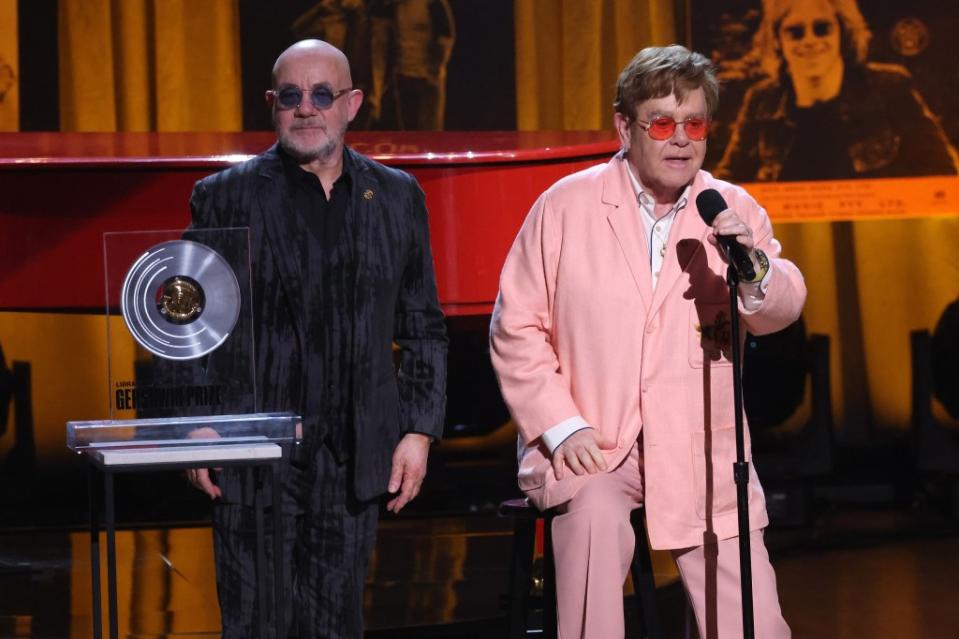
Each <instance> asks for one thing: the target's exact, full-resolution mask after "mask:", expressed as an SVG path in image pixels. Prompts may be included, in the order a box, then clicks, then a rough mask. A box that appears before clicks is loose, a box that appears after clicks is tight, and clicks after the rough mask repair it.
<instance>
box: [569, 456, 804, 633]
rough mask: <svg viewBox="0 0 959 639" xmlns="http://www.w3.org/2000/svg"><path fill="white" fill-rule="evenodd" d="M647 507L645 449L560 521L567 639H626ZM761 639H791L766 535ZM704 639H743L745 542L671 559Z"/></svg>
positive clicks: (757, 551)
mask: <svg viewBox="0 0 959 639" xmlns="http://www.w3.org/2000/svg"><path fill="white" fill-rule="evenodd" d="M642 503H643V468H642V449H641V448H640V445H639V444H637V445H636V446H634V447H633V450H632V451H631V452H630V454H629V456H628V457H627V458H626V459H625V461H624V462H623V463H622V464H621V465H620V466H619V467H618V468H616V469H615V470H613V471H612V472H609V473H598V474H596V475H593V476H592V477H591V478H590V480H589V481H588V482H586V483H585V484H584V485H583V487H582V488H581V489H580V490H579V492H577V493H576V495H575V496H574V497H573V498H572V499H571V500H570V501H569V502H567V503H566V504H563V505H562V506H560V507H559V511H560V514H558V515H557V516H556V517H555V518H554V519H553V552H554V555H555V559H556V599H557V606H556V608H557V622H558V631H559V638H560V639H578V638H581V639H620V638H622V637H623V636H624V635H625V632H626V631H625V625H624V624H625V621H624V618H623V585H624V584H625V583H626V576H627V575H628V574H629V565H630V562H631V560H632V557H633V547H634V544H635V535H634V534H633V529H632V526H630V523H629V513H630V511H632V510H634V509H635V508H637V507H639V506H640V505H641V504H642ZM750 542H751V556H752V573H753V610H754V618H755V630H756V637H757V639H784V638H788V637H790V636H791V635H790V631H789V626H787V625H786V621H785V620H784V619H783V616H782V611H781V610H780V607H779V595H778V593H777V591H776V575H775V573H774V572H773V568H772V565H771V564H770V562H769V555H768V554H767V553H766V546H765V544H764V543H763V535H762V531H758V530H757V531H753V532H752V533H751V535H750ZM672 554H673V558H674V559H675V560H676V565H677V567H678V568H679V575H680V577H681V578H682V581H683V586H684V587H685V589H686V593H687V595H688V597H689V602H690V605H691V607H692V610H693V613H694V615H695V617H696V624H697V626H698V627H699V636H700V637H701V638H702V639H733V638H736V639H739V638H741V637H742V636H743V630H742V597H741V589H740V579H739V540H738V538H732V539H725V540H722V541H720V542H718V543H716V544H709V545H706V546H696V547H693V548H683V549H679V550H673V551H672Z"/></svg>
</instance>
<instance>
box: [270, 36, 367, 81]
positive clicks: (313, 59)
mask: <svg viewBox="0 0 959 639" xmlns="http://www.w3.org/2000/svg"><path fill="white" fill-rule="evenodd" d="M311 63H314V64H321V65H323V66H326V67H327V68H328V69H330V70H331V71H333V72H334V73H335V74H336V75H337V76H339V77H338V78H337V80H339V81H340V82H341V83H344V84H342V86H352V84H353V80H352V78H351V77H350V62H349V60H347V59H346V55H344V53H343V52H342V51H340V50H339V49H337V48H336V47H334V46H333V45H332V44H330V43H329V42H324V41H323V40H300V41H299V42H297V43H295V44H293V45H291V46H290V47H289V48H287V49H286V50H285V51H284V52H283V53H281V54H280V56H279V57H278V58H277V59H276V62H275V63H274V64H273V86H276V85H277V82H278V78H280V77H281V76H282V75H283V71H284V69H285V68H287V67H288V66H290V65H295V66H301V65H309V64H311Z"/></svg>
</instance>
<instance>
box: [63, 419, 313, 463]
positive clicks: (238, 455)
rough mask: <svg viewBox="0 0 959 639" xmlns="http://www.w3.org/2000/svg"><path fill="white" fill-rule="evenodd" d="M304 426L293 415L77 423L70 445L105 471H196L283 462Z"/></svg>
mask: <svg viewBox="0 0 959 639" xmlns="http://www.w3.org/2000/svg"><path fill="white" fill-rule="evenodd" d="M299 424H300V418H299V417H298V416H297V415H294V414H292V413H251V414H245V415H215V416H210V417H170V418H150V419H108V420H100V421H74V422H68V423H67V447H68V448H69V449H70V450H72V451H74V452H76V453H80V454H84V455H86V456H87V457H88V458H89V459H90V461H91V462H93V463H94V464H96V465H97V466H101V467H104V466H110V467H115V468H118V469H119V468H120V467H134V466H156V467H162V466H170V465H175V466H178V467H182V468H190V467H193V468H195V467H200V466H204V465H207V464H213V463H226V462H242V461H244V460H249V461H256V460H267V459H278V458H280V457H281V454H282V450H281V448H280V444H295V443H298V442H299V439H300V438H299V430H300V429H299ZM144 470H146V468H144Z"/></svg>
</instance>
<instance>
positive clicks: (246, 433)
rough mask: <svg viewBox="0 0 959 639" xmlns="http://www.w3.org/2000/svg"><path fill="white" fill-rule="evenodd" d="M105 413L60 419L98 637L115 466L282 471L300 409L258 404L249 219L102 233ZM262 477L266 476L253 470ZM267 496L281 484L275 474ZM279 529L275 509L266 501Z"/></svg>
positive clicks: (278, 578) (110, 573) (111, 593)
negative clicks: (81, 471)
mask: <svg viewBox="0 0 959 639" xmlns="http://www.w3.org/2000/svg"><path fill="white" fill-rule="evenodd" d="M103 245H104V267H105V274H106V299H107V307H106V318H107V350H108V369H109V395H110V397H109V407H110V412H109V414H110V419H107V420H99V421H73V422H68V423H67V446H68V447H69V448H70V449H71V450H73V451H74V452H76V453H78V454H82V455H83V456H84V457H85V458H86V459H87V460H88V461H89V462H90V533H91V537H90V544H91V547H90V552H91V561H92V567H93V569H92V573H93V608H94V610H93V630H94V636H95V637H98V638H99V637H101V636H102V627H101V616H100V609H101V601H100V570H99V565H100V551H99V520H100V504H99V500H98V498H97V493H98V492H99V490H98V488H99V486H98V484H99V483H100V482H101V480H102V488H103V508H104V511H105V512H104V520H105V521H104V523H105V528H106V541H107V591H108V598H109V636H110V637H111V638H115V637H116V636H117V633H118V627H117V589H116V547H115V538H114V537H115V536H114V533H115V522H114V520H115V513H114V474H115V473H117V472H134V471H146V470H157V469H187V468H210V467H217V468H219V467H223V466H244V467H246V472H248V473H253V472H254V471H260V472H263V471H265V472H266V473H268V474H269V475H272V477H273V478H278V477H279V474H278V472H277V471H278V469H279V463H280V461H281V459H282V457H283V446H285V445H292V444H296V443H298V442H299V436H298V425H299V422H300V418H299V417H298V416H296V415H293V414H292V413H256V412H254V411H255V410H256V407H257V401H256V382H255V376H254V359H253V357H254V352H253V330H252V305H251V291H250V258H249V231H248V229H246V228H231V229H210V230H193V229H191V230H189V231H186V232H183V231H143V232H140V231H137V232H123V233H106V234H104V237H103ZM260 479H261V480H262V479H263V477H260ZM269 483H270V484H271V485H272V489H273V490H272V493H273V500H274V503H279V501H280V495H279V494H280V482H279V481H270V482H269ZM262 493H263V491H262V490H258V491H257V495H258V497H257V499H258V502H259V503H257V508H256V512H257V516H256V534H257V558H256V559H257V562H256V563H257V573H258V581H259V584H260V585H259V589H260V590H259V592H258V597H257V599H258V602H257V603H258V606H259V613H260V614H259V618H260V625H261V627H260V634H261V636H265V635H266V620H267V610H266V602H267V593H266V583H267V579H266V578H265V573H264V572H263V568H264V566H265V548H264V543H263V539H264V534H263V533H264V530H263V528H264V527H263V510H264V509H263V507H262V506H263V504H262ZM272 510H273V526H274V531H279V530H280V525H281V522H280V517H279V515H280V509H279V508H273V509H272ZM281 538H282V535H280V534H274V535H273V540H274V554H273V557H274V561H273V570H274V579H273V583H274V588H275V590H274V598H273V602H274V607H275V610H274V622H275V624H276V626H277V629H278V632H279V628H280V624H281V617H282V615H281V612H280V610H281V608H280V601H279V599H280V597H279V590H278V589H279V587H280V584H282V583H283V581H282V570H283V567H282V562H280V561H277V560H276V558H278V557H280V556H282V554H281V547H280V543H281Z"/></svg>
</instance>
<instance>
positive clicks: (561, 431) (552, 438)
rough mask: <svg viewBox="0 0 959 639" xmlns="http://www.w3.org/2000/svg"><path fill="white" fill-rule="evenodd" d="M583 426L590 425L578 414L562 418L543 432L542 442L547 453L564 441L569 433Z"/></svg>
mask: <svg viewBox="0 0 959 639" xmlns="http://www.w3.org/2000/svg"><path fill="white" fill-rule="evenodd" d="M584 428H592V426H590V425H589V424H587V423H586V420H585V419H583V418H582V417H580V416H579V415H577V416H576V417H570V418H569V419H564V420H563V421H561V422H560V423H558V424H556V425H555V426H553V427H552V428H550V429H549V430H547V431H546V432H545V433H543V443H544V444H546V448H548V449H549V454H550V455H552V454H553V451H554V450H556V447H557V446H559V445H560V444H562V443H563V442H564V441H566V439H567V438H568V437H569V436H570V435H572V434H573V433H575V432H576V431H578V430H583V429H584Z"/></svg>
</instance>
